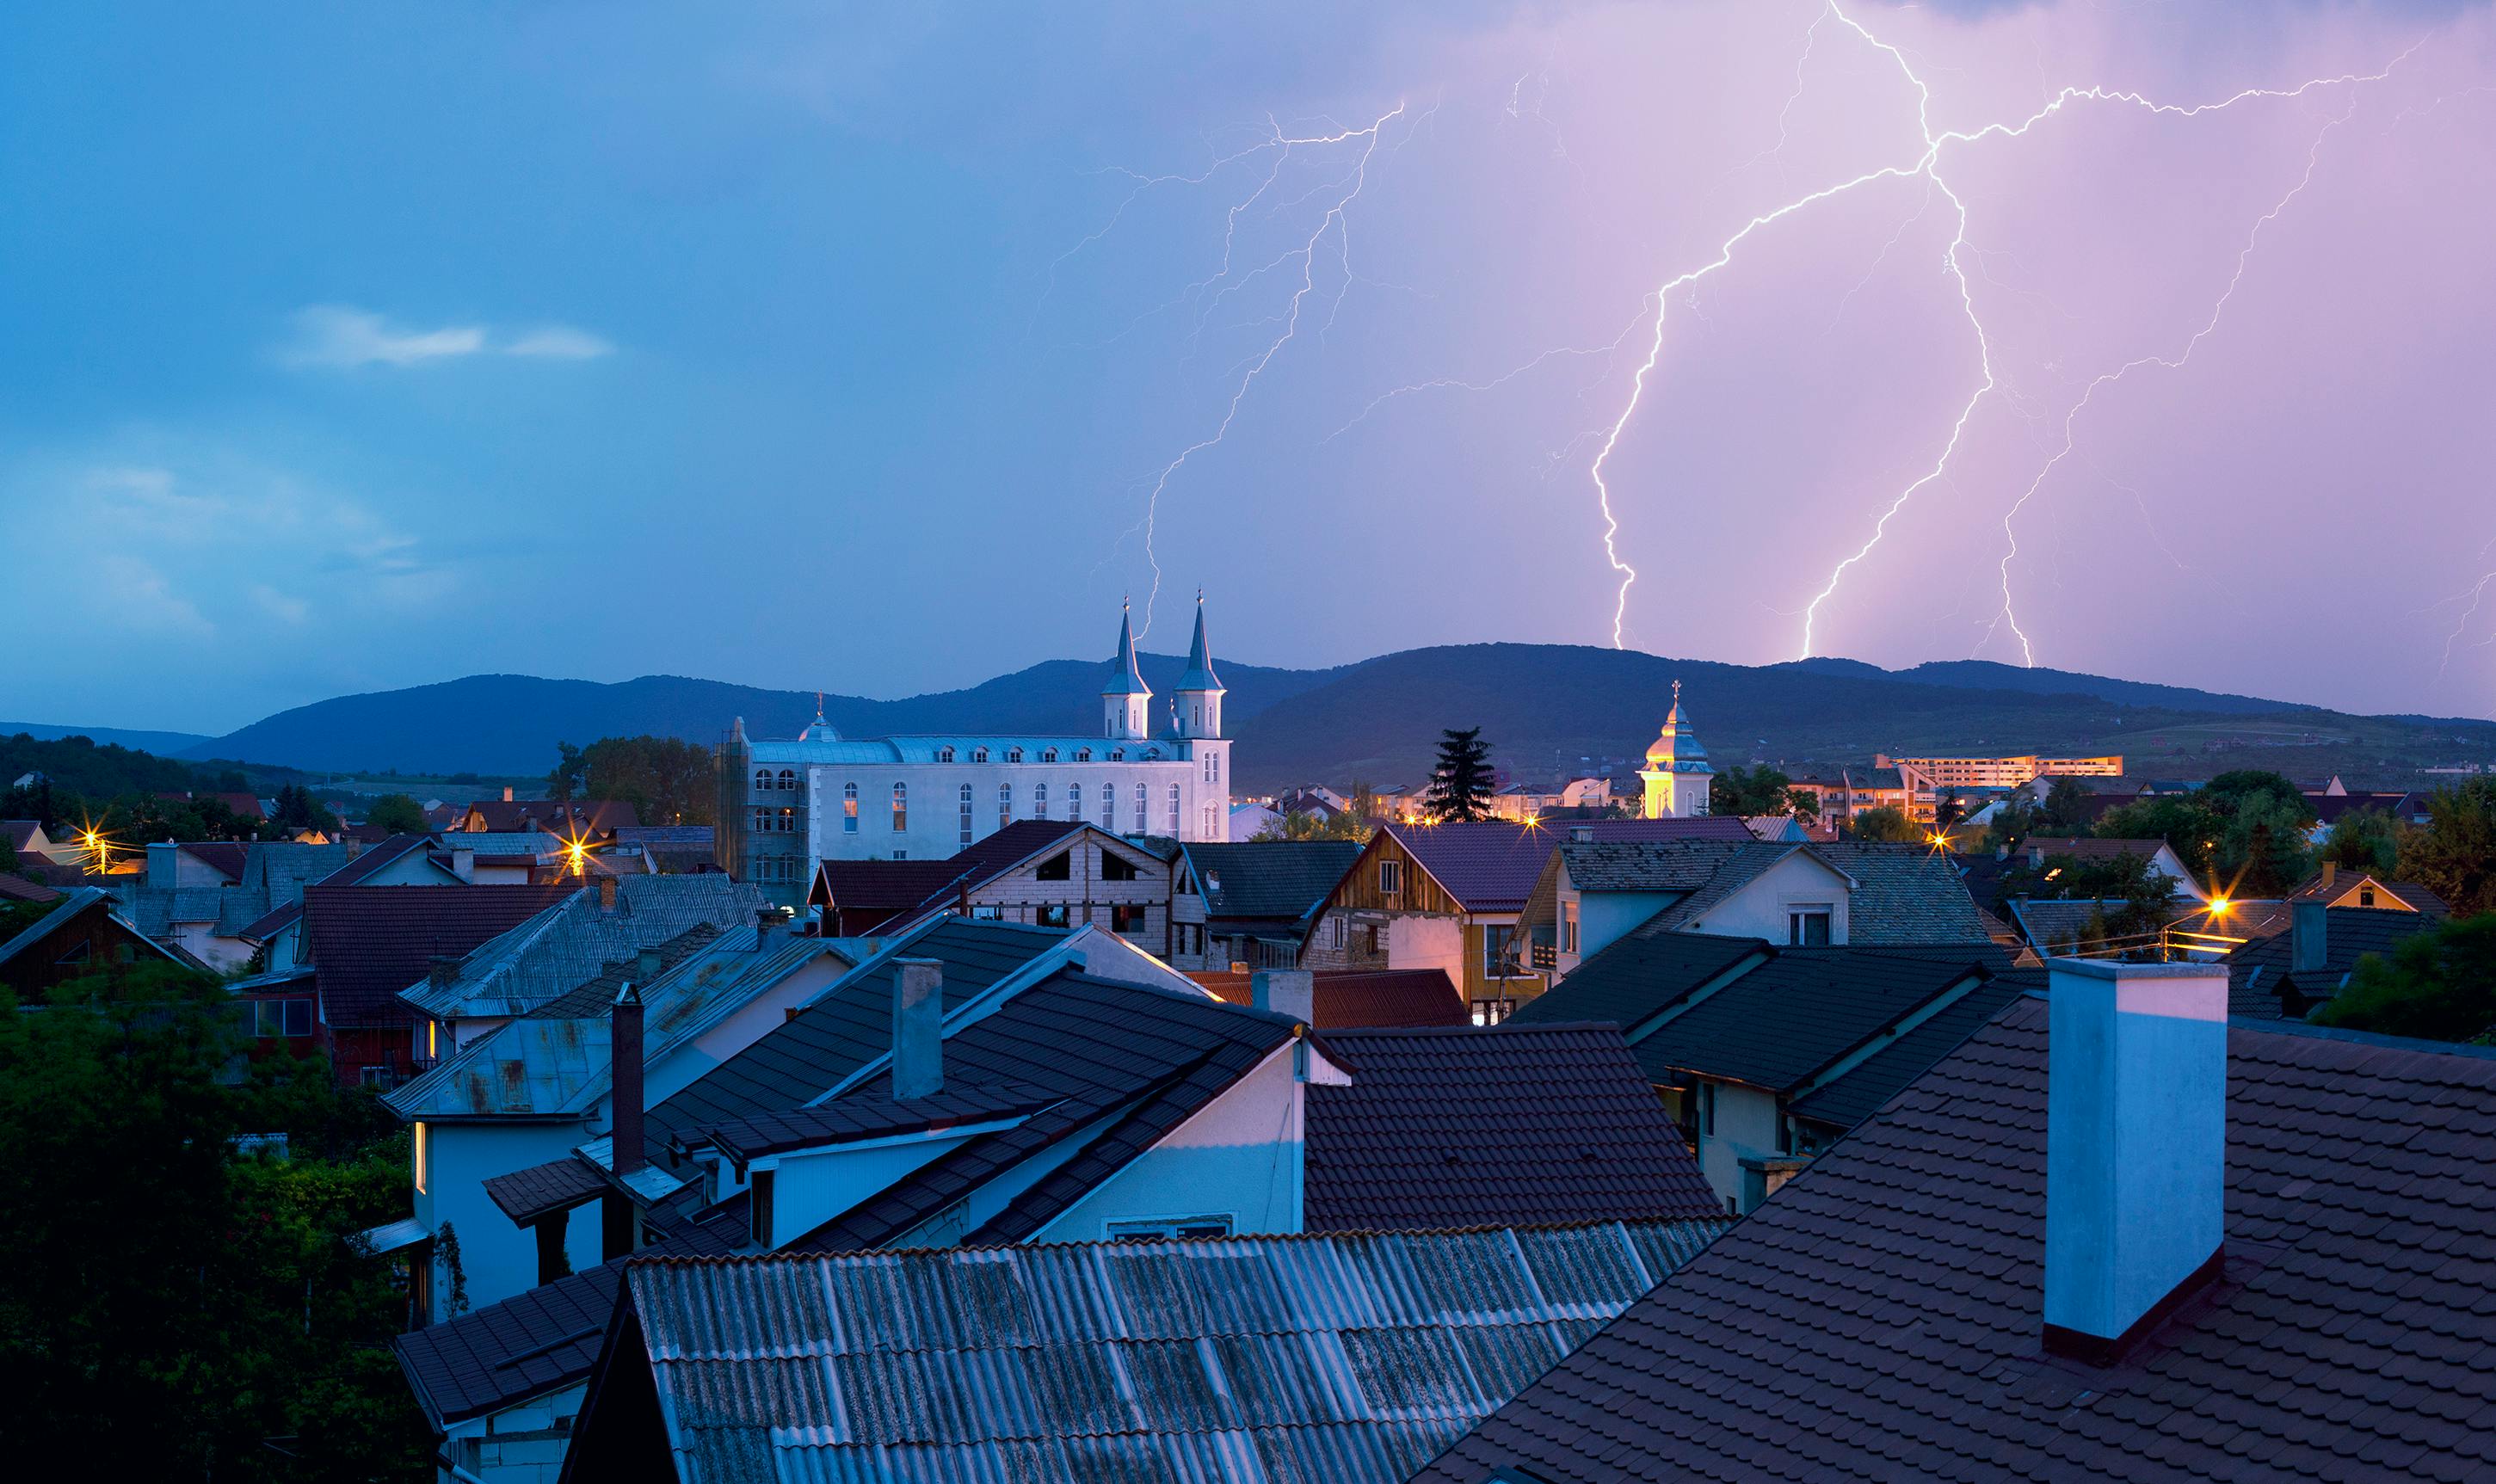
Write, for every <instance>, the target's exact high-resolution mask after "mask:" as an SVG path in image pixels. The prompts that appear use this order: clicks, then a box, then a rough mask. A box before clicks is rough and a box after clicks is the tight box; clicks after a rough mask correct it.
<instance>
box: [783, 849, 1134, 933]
mask: <svg viewBox="0 0 2496 1484" xmlns="http://www.w3.org/2000/svg"><path fill="white" fill-rule="evenodd" d="M1173 853H1174V851H1173V850H1172V847H1171V846H1170V843H1168V842H1159V843H1157V842H1152V841H1148V840H1139V839H1130V838H1126V837H1123V836H1119V835H1113V834H1110V833H1108V831H1106V830H1103V829H1100V828H1098V827H1096V826H1094V825H1091V824H1087V823H1084V822H1082V821H1080V820H1074V819H1017V820H1015V821H1014V822H1013V823H1012V824H1008V825H1006V826H1004V827H1003V828H1001V829H998V830H996V831H994V832H993V833H991V834H989V835H988V836H987V837H986V838H984V839H983V840H981V841H979V842H978V843H977V844H975V845H969V846H965V847H964V848H963V849H962V850H960V851H959V852H958V853H956V854H954V855H952V857H950V858H948V859H946V860H942V861H923V860H855V859H841V858H834V859H827V860H825V861H822V862H820V863H819V864H818V865H817V866H816V868H815V880H814V884H813V885H812V886H811V887H810V888H809V889H808V891H807V894H806V902H807V905H808V906H810V907H813V908H815V909H816V910H817V911H818V912H820V913H821V914H822V916H823V920H824V922H825V924H826V925H827V929H828V930H829V931H831V932H832V933H834V934H835V935H837V936H846V937H856V936H859V935H862V934H866V933H877V934H893V933H901V932H907V931H908V930H909V929H910V928H912V927H914V926H916V925H917V924H918V923H920V922H921V921H923V920H925V919H926V918H928V917H930V916H933V915H935V914H937V913H939V912H958V913H960V914H962V915H964V916H971V917H986V918H991V919H994V920H997V921H1002V922H1028V923H1031V924H1032V925H1034V926H1036V927H1052V928H1067V927H1081V926H1084V925H1086V924H1093V923H1097V924H1098V925H1100V926H1102V927H1105V928H1107V929H1108V930H1109V931H1110V932H1112V933H1116V934H1118V935H1119V936H1120V937H1122V938H1125V939H1128V940H1129V941H1131V942H1133V943H1136V944H1137V945H1138V946H1139V947H1142V948H1144V949H1145V950H1146V951H1148V952H1151V953H1154V954H1158V955H1163V956H1167V955H1168V954H1169V953H1170V942H1171V940H1170V877H1171V871H1172V865H1171V856H1172V854H1173Z"/></svg>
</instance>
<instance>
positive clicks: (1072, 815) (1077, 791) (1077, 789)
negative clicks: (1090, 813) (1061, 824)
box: [1066, 784, 1083, 824]
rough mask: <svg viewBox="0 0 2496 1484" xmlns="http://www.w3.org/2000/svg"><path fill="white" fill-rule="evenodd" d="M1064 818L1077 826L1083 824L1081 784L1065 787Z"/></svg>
mask: <svg viewBox="0 0 2496 1484" xmlns="http://www.w3.org/2000/svg"><path fill="white" fill-rule="evenodd" d="M1066 818H1068V819H1073V820H1074V821H1075V822H1076V823H1077V824H1080V823H1082V822H1083V786H1082V785H1081V784H1068V785H1067V786H1066Z"/></svg>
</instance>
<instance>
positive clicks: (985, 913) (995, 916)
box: [971, 902, 1006, 922]
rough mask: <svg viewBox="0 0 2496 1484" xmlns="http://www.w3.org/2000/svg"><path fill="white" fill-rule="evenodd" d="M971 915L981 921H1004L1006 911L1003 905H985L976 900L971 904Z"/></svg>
mask: <svg viewBox="0 0 2496 1484" xmlns="http://www.w3.org/2000/svg"><path fill="white" fill-rule="evenodd" d="M971 916H972V917H973V918H974V919H975V920H977V921H981V922H1003V921H1004V920H1005V916H1006V912H1005V909H1004V908H1002V907H994V906H984V907H983V906H982V905H980V904H979V903H977V902H974V903H972V904H971Z"/></svg>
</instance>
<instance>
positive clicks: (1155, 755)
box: [1144, 747, 1162, 762]
mask: <svg viewBox="0 0 2496 1484" xmlns="http://www.w3.org/2000/svg"><path fill="white" fill-rule="evenodd" d="M1144 760H1145V761H1146V762H1159V761H1161V760H1162V750H1161V749H1160V748H1158V747H1148V748H1145V749H1144Z"/></svg>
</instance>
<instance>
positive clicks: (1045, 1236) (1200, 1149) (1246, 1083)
mask: <svg viewBox="0 0 2496 1484" xmlns="http://www.w3.org/2000/svg"><path fill="white" fill-rule="evenodd" d="M1299 1045H1300V1043H1299V1042H1296V1041H1294V1042H1287V1043H1286V1044H1284V1045H1282V1046H1280V1047H1277V1048H1276V1049H1275V1050H1274V1051H1273V1052H1272V1053H1271V1054H1270V1055H1268V1056H1267V1057H1266V1058H1265V1060H1264V1061H1263V1062H1260V1063H1258V1064H1257V1066H1256V1067H1253V1068H1251V1069H1250V1070H1249V1072H1248V1074H1247V1075H1245V1076H1243V1077H1241V1078H1240V1079H1239V1080H1238V1081H1236V1082H1234V1083H1232V1085H1231V1086H1230V1087H1229V1088H1227V1089H1225V1090H1224V1091H1223V1093H1222V1094H1221V1096H1220V1097H1217V1098H1214V1099H1213V1100H1212V1101H1211V1102H1209V1103H1207V1104H1205V1105H1204V1106H1203V1107H1201V1108H1199V1109H1198V1110H1197V1111H1196V1113H1195V1115H1194V1116H1192V1117H1190V1118H1189V1119H1188V1120H1187V1121H1186V1122H1184V1123H1182V1124H1180V1125H1179V1126H1178V1127H1177V1128H1173V1129H1171V1130H1170V1133H1169V1134H1168V1135H1166V1136H1165V1137H1164V1138H1163V1139H1162V1141H1161V1142H1160V1143H1158V1144H1155V1145H1154V1146H1153V1147H1152V1148H1150V1149H1148V1150H1145V1151H1144V1152H1143V1153H1142V1154H1141V1155H1139V1156H1138V1157H1136V1158H1135V1159H1132V1160H1130V1161H1129V1162H1128V1164H1127V1166H1126V1168H1124V1169H1122V1170H1120V1171H1118V1172H1117V1173H1116V1174H1114V1175H1112V1176H1110V1177H1109V1178H1108V1180H1105V1181H1103V1182H1102V1183H1101V1184H1099V1185H1098V1186H1095V1187H1093V1189H1092V1190H1091V1191H1090V1192H1088V1193H1087V1194H1085V1195H1084V1197H1083V1198H1082V1199H1081V1200H1078V1201H1076V1203H1075V1204H1074V1205H1072V1206H1070V1207H1068V1208H1067V1209H1066V1210H1065V1211H1064V1212H1063V1213H1061V1214H1060V1215H1059V1216H1058V1217H1057V1219H1056V1220H1055V1221H1050V1222H1049V1223H1048V1224H1047V1225H1045V1226H1044V1227H1042V1228H1041V1229H1040V1230H1039V1231H1038V1232H1036V1233H1034V1234H1033V1237H1032V1240H1033V1241H1035V1242H1099V1241H1104V1240H1107V1239H1108V1237H1109V1235H1110V1232H1109V1227H1110V1226H1111V1225H1112V1224H1114V1223H1116V1222H1120V1221H1173V1220H1178V1219H1182V1218H1187V1217H1199V1216H1227V1217H1229V1218H1230V1219H1231V1229H1232V1231H1233V1232H1234V1233H1242V1234H1245V1233H1274V1232H1296V1231H1298V1230H1300V1227H1301V1207H1300V1191H1301V1173H1302V1165H1301V1112H1302V1102H1301V1086H1302V1084H1301V1082H1300V1080H1299V1078H1298V1076H1297V1074H1296V1073H1295V1070H1294V1068H1295V1065H1296V1061H1297V1057H1298V1055H1299V1049H1298V1048H1299Z"/></svg>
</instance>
